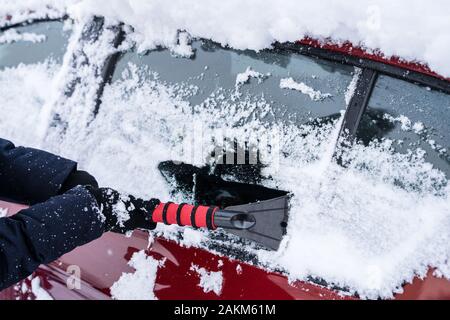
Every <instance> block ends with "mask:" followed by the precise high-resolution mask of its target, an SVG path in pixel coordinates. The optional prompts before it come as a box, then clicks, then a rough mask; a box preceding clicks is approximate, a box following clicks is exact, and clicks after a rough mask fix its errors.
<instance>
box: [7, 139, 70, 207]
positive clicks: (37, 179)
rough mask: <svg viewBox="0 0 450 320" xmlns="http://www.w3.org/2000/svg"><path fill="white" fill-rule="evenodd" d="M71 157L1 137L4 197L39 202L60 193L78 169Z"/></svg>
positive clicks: (25, 201) (31, 202)
mask: <svg viewBox="0 0 450 320" xmlns="http://www.w3.org/2000/svg"><path fill="white" fill-rule="evenodd" d="M76 167H77V164H76V162H73V161H71V160H67V159H64V158H61V157H58V156H56V155H54V154H51V153H48V152H45V151H41V150H36V149H32V148H24V147H15V146H14V144H12V143H11V142H10V141H7V140H4V139H1V138H0V197H4V198H8V199H10V200H15V201H17V202H22V203H29V204H34V203H39V202H43V201H46V200H47V199H48V198H50V197H52V196H55V195H57V194H58V193H59V190H60V189H61V186H62V184H63V183H64V182H65V180H66V179H67V177H68V176H69V175H70V173H72V172H73V171H74V170H76Z"/></svg>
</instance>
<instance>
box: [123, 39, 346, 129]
mask: <svg viewBox="0 0 450 320" xmlns="http://www.w3.org/2000/svg"><path fill="white" fill-rule="evenodd" d="M192 46H193V49H194V50H195V55H194V56H193V57H192V58H190V59H187V58H174V57H173V55H172V54H171V53H170V52H169V51H168V50H157V51H151V52H150V53H148V54H146V55H140V54H137V53H135V52H128V53H126V54H125V55H124V57H123V58H122V59H121V61H120V62H119V64H118V67H117V70H116V73H115V75H114V80H117V79H119V78H120V77H121V73H122V71H123V70H124V69H126V68H127V66H128V65H129V64H130V63H132V64H134V65H137V66H139V67H146V68H148V70H149V71H154V72H157V73H158V78H159V79H160V80H161V81H164V82H167V83H170V84H177V83H178V84H179V83H182V84H184V87H183V89H184V90H185V89H186V88H189V89H190V90H189V91H190V93H189V94H188V95H187V97H186V99H187V101H189V102H190V104H191V105H201V104H202V103H205V101H208V98H210V97H212V96H215V97H219V96H222V97H223V101H221V103H220V104H218V106H217V107H218V108H220V107H222V106H223V104H224V103H232V102H233V101H235V100H240V101H243V100H247V101H248V102H249V103H250V102H258V101H261V100H262V99H263V100H264V101H265V102H267V103H268V104H270V111H269V112H267V109H265V110H264V111H262V110H259V111H260V112H258V110H257V111H256V115H255V114H252V115H251V116H252V117H254V116H256V117H258V119H262V120H263V121H266V122H271V121H273V120H280V119H281V120H283V121H290V122H293V123H297V124H301V123H306V122H308V121H310V120H312V119H317V118H326V117H330V116H331V117H337V116H338V115H339V113H340V111H341V110H344V109H345V99H344V94H345V91H346V89H347V86H348V84H349V82H350V81H351V78H352V75H351V74H352V72H353V68H352V67H349V66H345V65H341V64H335V63H332V62H327V61H321V60H316V59H312V58H309V57H306V56H303V55H299V54H292V53H289V52H275V51H263V52H259V53H255V52H252V51H235V50H231V49H225V48H223V47H221V46H219V45H217V44H214V43H211V42H209V41H196V42H194V43H193V44H192ZM246 71H247V72H246ZM252 74H253V77H252ZM247 76H248V79H247ZM261 109H262V108H261Z"/></svg>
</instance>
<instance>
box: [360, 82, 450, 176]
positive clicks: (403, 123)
mask: <svg viewBox="0 0 450 320" xmlns="http://www.w3.org/2000/svg"><path fill="white" fill-rule="evenodd" d="M357 137H358V138H359V139H360V140H361V141H362V142H363V143H364V144H366V145H367V144H369V143H370V142H371V141H375V140H378V141H381V140H385V139H390V140H392V141H393V144H392V146H393V148H394V149H395V150H396V151H398V152H401V153H407V152H408V151H415V150H418V149H419V150H424V151H425V152H426V154H425V159H426V161H428V162H430V163H431V164H433V165H434V167H435V168H438V169H439V170H441V171H443V172H444V173H446V175H447V178H448V177H450V154H449V151H450V149H449V147H450V96H449V95H448V94H445V93H443V92H440V91H435V90H432V89H430V88H427V87H422V86H419V85H416V84H413V83H409V82H406V81H403V80H398V79H394V78H391V77H388V76H380V78H379V79H378V81H377V84H376V86H375V89H374V92H373V95H372V97H371V99H370V101H369V107H368V110H367V112H366V113H365V114H364V116H363V119H362V121H361V124H360V126H359V128H358V132H357Z"/></svg>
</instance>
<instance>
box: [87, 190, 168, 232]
mask: <svg viewBox="0 0 450 320" xmlns="http://www.w3.org/2000/svg"><path fill="white" fill-rule="evenodd" d="M86 189H87V190H88V191H89V192H90V193H91V194H92V195H93V196H94V198H95V199H96V200H97V203H98V206H99V207H100V210H101V212H102V214H103V215H104V216H105V218H106V230H105V231H112V232H116V233H122V234H125V233H127V232H128V231H132V230H135V229H146V230H153V229H155V228H156V223H154V222H153V221H152V213H153V210H154V209H155V207H156V206H157V205H158V204H159V203H160V201H159V200H157V199H152V200H149V201H145V200H142V199H138V198H135V197H133V196H131V195H122V194H120V193H119V192H117V191H115V190H113V189H110V188H95V187H92V186H87V187H86Z"/></svg>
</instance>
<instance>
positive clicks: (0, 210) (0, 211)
mask: <svg viewBox="0 0 450 320" xmlns="http://www.w3.org/2000/svg"><path fill="white" fill-rule="evenodd" d="M7 215H8V209H7V208H0V218H4V217H6V216H7Z"/></svg>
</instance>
